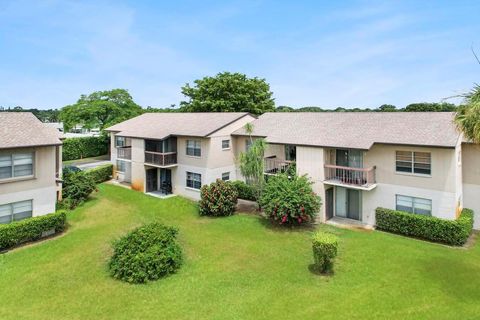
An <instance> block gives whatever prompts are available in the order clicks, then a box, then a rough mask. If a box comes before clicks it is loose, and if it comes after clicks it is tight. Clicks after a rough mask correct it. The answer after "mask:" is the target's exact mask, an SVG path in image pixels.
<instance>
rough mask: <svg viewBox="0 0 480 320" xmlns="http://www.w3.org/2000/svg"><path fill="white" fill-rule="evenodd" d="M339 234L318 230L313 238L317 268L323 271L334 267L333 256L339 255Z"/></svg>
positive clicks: (314, 258) (328, 270)
mask: <svg viewBox="0 0 480 320" xmlns="http://www.w3.org/2000/svg"><path fill="white" fill-rule="evenodd" d="M337 246H338V238H337V236H335V235H333V234H331V233H326V232H321V231H318V232H316V233H315V234H314V235H313V238H312V249H313V260H314V261H315V268H316V269H317V270H318V271H320V272H322V273H326V272H330V271H332V269H333V261H332V260H333V258H335V257H336V256H337Z"/></svg>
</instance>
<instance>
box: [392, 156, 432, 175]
mask: <svg viewBox="0 0 480 320" xmlns="http://www.w3.org/2000/svg"><path fill="white" fill-rule="evenodd" d="M400 152H403V153H409V154H410V159H408V160H402V159H401V160H398V154H399V153H400ZM417 153H425V154H428V157H429V160H428V161H415V154H417ZM399 162H403V163H409V164H410V171H401V170H398V163H399ZM416 164H419V165H429V166H430V173H423V172H415V165H416ZM403 167H404V168H407V166H403ZM395 173H398V174H408V175H416V176H424V177H431V176H432V153H431V152H424V151H405V150H396V151H395Z"/></svg>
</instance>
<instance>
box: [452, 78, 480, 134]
mask: <svg viewBox="0 0 480 320" xmlns="http://www.w3.org/2000/svg"><path fill="white" fill-rule="evenodd" d="M464 97H465V102H466V104H465V105H462V106H460V107H459V108H458V111H457V114H456V115H455V124H456V125H457V128H458V129H459V130H460V131H462V132H463V134H464V135H465V137H466V138H467V139H469V140H471V141H472V142H474V143H480V85H478V84H477V85H475V87H474V88H473V89H472V91H470V92H469V93H468V94H466V95H465V96H464Z"/></svg>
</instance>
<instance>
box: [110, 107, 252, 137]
mask: <svg viewBox="0 0 480 320" xmlns="http://www.w3.org/2000/svg"><path fill="white" fill-rule="evenodd" d="M246 115H248V113H247V112H211V113H187V112H184V113H145V114H142V115H140V116H138V117H135V118H132V119H130V120H127V121H124V122H121V123H119V124H116V125H114V126H111V127H109V128H107V129H106V130H107V131H113V132H117V133H116V134H117V135H119V136H124V137H135V138H148V139H164V138H166V137H168V136H170V135H177V136H194V137H206V136H208V135H209V134H211V133H213V132H215V131H217V130H219V129H221V128H222V127H224V126H226V125H228V124H230V123H232V122H234V121H236V120H238V119H240V118H242V117H244V116H246Z"/></svg>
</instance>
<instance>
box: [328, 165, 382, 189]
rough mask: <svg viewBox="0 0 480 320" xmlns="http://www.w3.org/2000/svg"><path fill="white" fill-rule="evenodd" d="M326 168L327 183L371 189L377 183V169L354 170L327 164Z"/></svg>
mask: <svg viewBox="0 0 480 320" xmlns="http://www.w3.org/2000/svg"><path fill="white" fill-rule="evenodd" d="M324 167H325V181H330V182H334V183H340V184H345V185H353V186H359V187H369V186H371V185H373V184H375V183H376V181H375V167H370V168H352V167H343V166H336V165H331V164H325V165H324Z"/></svg>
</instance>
